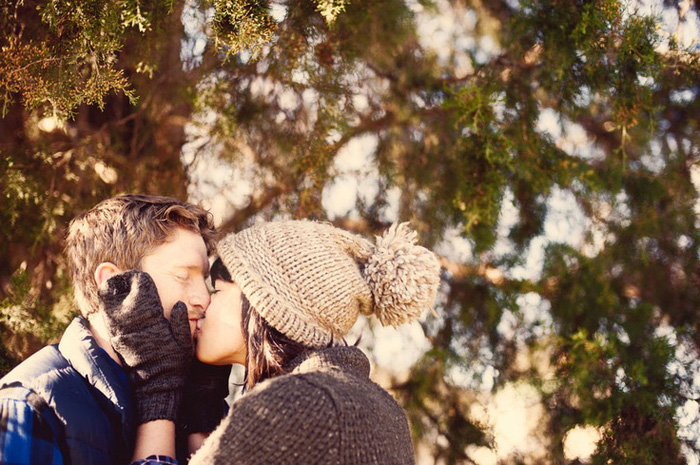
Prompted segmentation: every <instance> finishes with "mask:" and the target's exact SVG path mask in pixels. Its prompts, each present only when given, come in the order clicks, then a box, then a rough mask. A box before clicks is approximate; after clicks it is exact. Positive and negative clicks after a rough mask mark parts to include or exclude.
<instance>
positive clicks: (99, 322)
mask: <svg viewBox="0 0 700 465" xmlns="http://www.w3.org/2000/svg"><path fill="white" fill-rule="evenodd" d="M88 321H89V322H90V333H92V336H93V337H94V338H95V341H97V345H98V346H100V347H101V348H102V349H103V350H104V351H105V352H107V355H109V356H110V357H111V358H112V360H114V361H115V362H117V363H118V364H119V365H120V366H121V362H120V361H119V357H117V353H116V352H115V351H114V349H113V348H112V344H110V342H109V333H108V332H107V326H106V325H105V322H104V320H103V319H102V314H101V313H93V314H91V315H90V316H89V317H88Z"/></svg>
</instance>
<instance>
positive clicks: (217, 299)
mask: <svg viewBox="0 0 700 465" xmlns="http://www.w3.org/2000/svg"><path fill="white" fill-rule="evenodd" d="M214 289H215V292H214V294H213V295H212V296H211V303H210V304H209V308H207V311H206V314H205V317H204V318H202V319H200V320H199V321H198V322H197V328H198V329H199V333H198V337H197V358H198V359H199V360H200V361H202V362H204V363H209V364H212V365H228V364H232V363H239V364H241V365H243V364H245V356H246V351H247V344H246V341H245V337H243V329H242V328H241V303H242V297H243V294H242V293H241V289H240V288H239V287H238V285H237V284H235V283H230V282H227V281H222V280H220V279H217V280H216V281H215V282H214Z"/></svg>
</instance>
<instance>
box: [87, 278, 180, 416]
mask: <svg viewBox="0 0 700 465" xmlns="http://www.w3.org/2000/svg"><path fill="white" fill-rule="evenodd" d="M98 295H99V300H100V309H101V310H102V312H103V313H104V320H105V323H106V325H107V330H108V331H109V335H110V343H111V344H112V347H113V348H114V350H115V352H116V353H117V355H118V356H119V358H120V359H121V362H122V366H123V367H124V369H125V370H126V374H127V377H128V379H129V383H130V385H131V389H132V390H133V391H134V398H135V402H136V420H137V422H138V424H141V423H146V422H148V421H152V420H157V419H167V420H173V421H175V418H176V416H177V412H178V408H179V405H180V399H181V397H182V390H183V387H184V385H185V379H186V378H187V373H188V370H189V368H190V364H191V363H192V358H193V348H192V337H191V335H190V326H189V322H188V317H187V307H186V306H185V304H184V303H182V302H178V303H177V304H175V306H174V307H173V310H172V312H171V314H170V321H168V320H167V319H166V318H165V316H164V315H163V306H162V304H161V302H160V298H159V297H158V290H157V289H156V285H155V283H154V282H153V279H152V278H151V277H150V276H149V275H148V273H144V272H141V271H127V272H125V273H121V274H118V275H114V276H112V277H110V278H109V279H108V280H106V281H105V282H104V283H103V284H102V286H100V288H99V290H98Z"/></svg>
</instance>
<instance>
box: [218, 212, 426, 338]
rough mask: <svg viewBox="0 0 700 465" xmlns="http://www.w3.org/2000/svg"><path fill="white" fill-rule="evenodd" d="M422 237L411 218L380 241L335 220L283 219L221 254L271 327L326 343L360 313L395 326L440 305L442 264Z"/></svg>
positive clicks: (241, 236)
mask: <svg viewBox="0 0 700 465" xmlns="http://www.w3.org/2000/svg"><path fill="white" fill-rule="evenodd" d="M415 241H416V234H415V232H413V231H411V230H410V228H409V227H408V224H406V223H404V224H401V225H394V226H392V227H391V228H390V229H389V231H388V232H387V233H386V234H385V235H384V236H383V237H381V238H378V239H377V244H376V246H375V245H373V244H372V243H371V242H369V241H368V240H366V239H364V238H362V237H360V236H358V235H355V234H352V233H349V232H347V231H344V230H342V229H339V228H336V227H334V226H332V225H330V224H326V223H317V222H313V221H304V220H301V221H279V222H269V223H261V224H257V225H255V226H252V227H250V228H248V229H246V230H243V231H241V232H239V233H236V234H229V235H228V236H226V237H225V238H224V239H222V240H221V241H219V244H218V246H217V251H218V255H219V257H220V258H221V260H222V261H223V263H224V265H226V268H227V269H228V270H229V272H230V273H231V277H232V279H233V281H234V282H236V283H237V284H238V286H239V287H240V288H241V291H242V292H243V294H245V296H246V297H247V298H248V300H249V301H250V304H251V306H252V307H253V308H255V310H256V311H257V312H258V313H259V314H260V315H261V316H262V317H263V318H264V319H265V320H266V321H267V322H268V323H269V324H270V325H272V326H273V327H274V328H275V329H277V330H278V331H280V332H281V333H283V334H285V335H286V336H287V337H289V338H291V339H293V340H295V341H298V342H301V343H302V344H306V345H308V346H310V347H323V346H327V345H328V344H329V343H331V342H332V341H334V340H336V341H337V340H339V339H340V338H341V337H343V336H345V335H346V334H347V333H348V331H350V328H352V326H353V324H354V323H355V321H356V320H357V317H358V315H359V314H360V313H363V314H365V315H370V314H372V313H376V315H377V317H378V318H379V320H380V322H381V323H382V324H384V325H387V324H391V325H394V326H396V325H399V324H402V323H406V322H409V321H411V320H413V319H415V318H417V317H418V316H419V315H420V314H421V313H422V311H423V310H425V309H427V308H428V307H430V306H431V305H432V304H433V301H434V299H435V295H436V292H437V287H438V285H439V282H440V278H439V272H440V266H439V263H438V261H437V258H436V257H435V255H434V254H433V253H432V252H430V251H429V250H427V249H425V248H423V247H421V246H418V245H416V244H415Z"/></svg>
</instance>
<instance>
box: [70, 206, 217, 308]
mask: <svg viewBox="0 0 700 465" xmlns="http://www.w3.org/2000/svg"><path fill="white" fill-rule="evenodd" d="M177 228H182V229H185V230H187V231H191V232H193V233H196V234H199V235H201V236H202V239H203V240H204V243H205V244H206V246H207V252H209V251H211V249H212V247H213V241H214V225H213V221H212V216H211V214H210V213H209V212H208V211H206V210H204V209H203V208H202V207H199V206H197V205H193V204H190V203H187V202H182V201H180V200H177V199H174V198H170V197H159V196H150V195H121V196H118V197H113V198H111V199H107V200H105V201H103V202H100V203H99V204H97V205H96V206H95V207H93V208H92V209H90V210H88V211H87V212H85V213H82V214H81V215H79V216H77V217H76V218H74V219H73V221H71V223H70V225H69V227H68V234H67V236H66V247H65V253H66V257H67V259H68V269H69V271H70V275H71V279H72V281H73V293H74V295H75V300H76V302H77V303H78V307H79V308H80V312H81V313H82V314H83V315H85V316H87V315H89V314H90V313H94V312H96V311H97V308H98V301H97V284H96V283H95V277H94V273H95V270H96V269H97V266H98V265H99V264H100V263H103V262H111V263H114V264H115V265H116V266H117V267H118V268H120V269H122V270H131V269H137V268H138V267H139V265H140V262H141V259H142V258H143V257H144V256H146V255H147V254H148V253H149V252H150V251H151V250H153V248H154V247H156V246H158V245H161V244H163V243H165V242H166V241H167V239H168V237H169V236H170V235H171V234H172V233H173V232H174V231H175V230H176V229H177Z"/></svg>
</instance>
